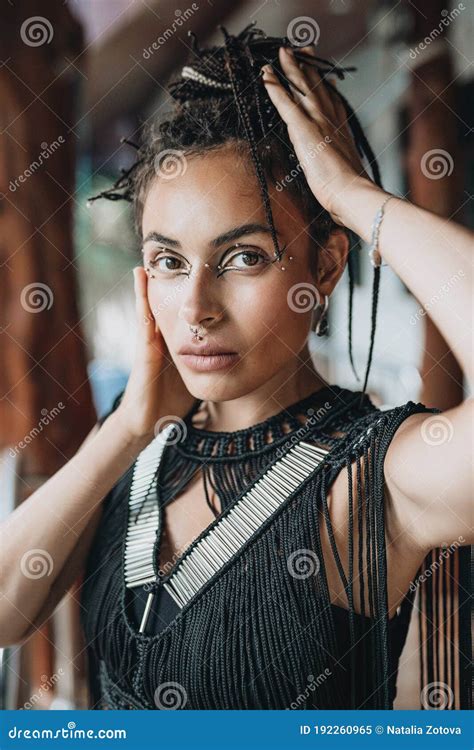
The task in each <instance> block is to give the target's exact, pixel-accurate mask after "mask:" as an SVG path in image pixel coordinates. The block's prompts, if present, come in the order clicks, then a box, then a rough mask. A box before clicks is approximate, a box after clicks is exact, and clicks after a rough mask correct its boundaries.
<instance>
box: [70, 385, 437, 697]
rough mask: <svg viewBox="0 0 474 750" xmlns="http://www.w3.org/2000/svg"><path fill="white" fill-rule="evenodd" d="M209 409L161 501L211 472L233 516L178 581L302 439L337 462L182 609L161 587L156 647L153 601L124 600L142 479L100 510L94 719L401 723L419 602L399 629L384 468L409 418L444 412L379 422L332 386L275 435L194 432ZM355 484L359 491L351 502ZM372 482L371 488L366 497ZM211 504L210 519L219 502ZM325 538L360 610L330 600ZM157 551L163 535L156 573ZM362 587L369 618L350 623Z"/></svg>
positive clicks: (163, 479) (404, 611) (164, 473)
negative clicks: (344, 515)
mask: <svg viewBox="0 0 474 750" xmlns="http://www.w3.org/2000/svg"><path fill="white" fill-rule="evenodd" d="M120 397H121V396H119V397H118V398H117V399H116V401H115V403H114V406H113V408H116V407H117V405H118V403H119V401H120ZM201 405H202V402H197V403H196V405H195V406H194V407H193V409H191V411H190V412H189V413H188V414H187V415H186V417H185V418H184V420H183V424H182V430H181V436H180V439H179V440H178V441H170V443H169V444H166V446H165V448H164V451H163V454H162V458H161V462H160V464H159V467H158V469H157V471H158V473H157V476H158V479H159V482H158V487H159V491H158V492H157V494H156V502H157V503H158V506H159V512H160V513H161V511H162V509H163V507H164V506H165V505H166V504H167V503H169V502H172V501H173V499H174V498H175V497H177V495H178V494H179V493H180V492H181V491H182V490H183V489H184V488H185V487H186V486H187V484H188V482H189V480H190V479H191V478H192V477H193V476H194V475H195V473H196V471H199V470H201V471H202V475H203V481H204V485H205V487H206V495H207V497H209V496H208V492H207V487H208V485H210V486H212V488H213V489H214V490H215V491H216V493H217V495H218V497H219V499H220V502H221V506H222V507H221V512H220V514H217V517H216V519H215V521H214V522H213V523H212V524H210V527H208V529H205V530H204V531H203V532H202V534H200V535H199V536H198V537H197V539H196V540H194V542H193V543H192V544H191V545H189V547H188V548H187V549H186V550H185V551H184V553H183V554H182V555H181V556H180V557H179V558H178V559H177V560H176V562H175V563H174V565H173V569H174V570H175V569H179V567H180V566H181V567H183V562H184V561H185V560H186V558H187V556H188V554H189V552H190V551H192V549H193V548H194V547H195V546H196V544H197V542H198V541H199V539H201V538H203V537H206V534H207V533H208V531H209V529H210V528H211V527H212V526H213V525H215V524H216V523H217V521H218V520H219V517H220V516H222V514H226V512H229V509H230V510H232V508H233V506H234V505H235V504H236V502H237V500H238V499H239V498H240V497H241V496H242V494H243V493H244V492H245V491H247V490H248V488H249V487H251V486H253V483H255V482H256V480H257V479H258V477H259V476H261V475H262V473H264V472H265V471H266V470H267V469H268V468H269V467H271V466H272V465H273V464H274V463H276V462H277V460H278V457H279V456H280V455H281V454H282V452H284V451H285V450H286V449H287V448H288V446H289V445H291V444H294V443H296V442H297V441H298V440H301V439H303V440H304V441H305V442H306V443H311V444H314V445H320V446H324V447H326V449H329V452H328V453H327V455H326V457H325V458H324V460H323V461H322V463H321V465H320V466H319V467H318V468H317V469H316V470H315V471H314V472H313V473H312V474H311V475H310V476H309V478H308V479H307V480H305V481H303V482H302V483H301V485H300V486H299V487H298V488H297V490H296V491H294V492H291V493H289V495H288V498H287V499H286V500H285V501H284V502H283V503H282V505H281V507H279V508H278V510H277V511H276V512H275V513H274V514H273V515H271V517H269V518H267V519H266V520H262V523H261V524H260V526H259V527H258V529H257V531H256V532H255V533H253V535H252V536H251V538H250V539H248V540H247V541H244V542H243V543H242V544H241V545H240V546H239V547H238V549H237V551H236V552H235V553H234V554H233V555H232V558H231V559H230V560H229V562H228V563H227V564H226V565H224V566H223V567H222V569H220V570H218V572H217V573H215V574H213V575H211V576H210V577H209V579H208V580H206V582H205V583H204V585H202V586H201V588H200V589H199V591H198V592H197V593H195V594H194V595H193V596H192V597H191V599H190V600H189V601H187V603H186V604H185V605H184V606H183V607H180V606H179V605H178V604H177V603H176V601H174V600H173V599H172V598H171V597H170V596H169V594H167V592H166V591H165V589H164V588H163V586H162V585H161V583H162V582H160V578H159V576H157V584H156V585H155V587H154V589H153V590H154V593H155V598H154V602H153V608H152V611H151V613H150V616H149V618H148V621H147V627H146V630H145V632H144V633H141V632H139V625H140V621H141V617H142V615H143V611H144V607H145V604H146V599H147V595H148V593H149V591H150V586H149V585H145V586H144V587H138V588H134V589H130V588H127V586H126V585H125V577H124V552H125V538H126V534H127V528H128V524H129V523H130V519H129V505H128V503H129V494H130V487H131V481H132V473H133V466H132V467H130V469H129V470H128V471H127V472H126V473H125V474H124V475H123V476H122V477H121V479H120V480H119V481H118V482H117V484H116V485H115V486H114V487H113V489H112V490H111V491H110V493H109V494H108V495H107V497H106V498H105V499H104V501H103V502H104V512H103V515H102V518H101V520H100V523H99V526H98V529H97V532H96V534H95V537H94V541H93V544H92V548H91V551H90V554H89V558H88V562H87V568H86V573H85V576H84V583H83V586H82V594H81V604H82V608H81V621H82V627H83V630H84V635H85V639H86V644H87V651H88V656H89V684H90V695H91V703H90V707H91V708H99V709H101V708H108V709H168V708H183V709H285V708H298V709H351V708H355V709H362V708H363V709H372V708H380V709H382V708H392V707H393V700H394V697H395V694H396V677H397V668H398V659H399V656H400V653H401V650H402V648H403V645H404V642H405V638H406V633H407V629H408V624H409V619H410V614H411V607H412V599H411V598H410V596H409V595H407V596H406V597H405V599H404V600H403V601H402V604H401V605H400V607H399V608H398V610H397V613H396V615H395V616H393V617H392V618H391V620H390V621H389V619H388V609H387V587H386V574H387V571H386V555H385V532H384V475H383V461H384V457H385V454H386V451H387V448H388V446H389V444H390V441H391V439H392V437H393V435H394V433H395V431H396V430H397V428H398V427H399V426H400V424H401V423H402V422H403V420H404V419H406V418H407V417H408V416H409V415H411V414H413V413H415V412H420V411H426V412H433V411H435V412H436V411H438V410H436V409H428V408H427V407H425V406H423V405H422V404H420V403H416V404H415V403H413V402H412V401H409V402H408V403H406V404H404V405H402V406H398V407H395V408H392V409H390V410H386V411H381V410H379V409H378V408H377V407H375V406H374V404H373V403H372V402H371V400H370V398H369V397H368V396H367V395H365V394H361V392H359V391H351V390H348V389H345V388H340V387H338V386H336V385H331V386H326V387H324V388H323V389H320V390H318V391H316V392H315V393H313V394H311V395H310V396H308V397H306V398H304V399H301V400H300V401H298V402H297V403H295V404H293V405H291V406H289V407H286V408H284V409H282V410H281V411H280V412H279V413H278V414H276V415H274V416H272V417H270V418H269V419H267V420H265V421H264V422H260V423H258V424H256V425H253V426H252V427H249V428H247V429H243V430H238V431H236V432H230V433H229V432H211V431H207V430H205V429H203V428H202V427H199V426H196V425H197V424H198V418H199V413H200V412H199V408H200V406H201ZM107 416H108V414H107V415H106V416H105V417H104V418H103V420H104V419H105V418H106V417H107ZM103 420H102V421H103ZM343 467H347V469H348V521H349V523H348V528H349V533H348V539H347V545H348V560H349V562H348V566H349V567H348V570H347V571H345V570H344V567H343V566H342V564H341V561H340V558H339V554H338V550H337V545H336V543H335V539H334V535H333V529H332V524H331V520H330V515H329V511H328V504H327V490H328V487H329V486H330V485H331V483H332V482H333V481H334V479H335V478H336V476H337V475H338V473H339V471H340V470H341V469H342V468H343ZM354 471H355V472H356V474H355V476H356V477H357V480H358V489H357V493H356V496H354V497H353V496H352V495H353V491H352V486H353V484H352V477H353V472H354ZM362 471H363V473H361V472H362ZM361 476H364V477H368V481H366V482H365V484H363V483H362V482H361V481H360V477H361ZM208 503H209V506H210V507H211V508H213V506H212V504H211V502H210V500H209V499H208ZM214 512H215V511H214ZM354 517H356V519H357V524H358V530H359V544H358V545H357V549H355V548H354V547H355V545H354V544H353V528H354ZM322 523H324V524H326V528H327V532H328V536H329V540H330V546H331V550H332V554H333V555H334V560H335V562H336V565H337V569H338V571H339V576H340V579H341V589H342V587H344V589H345V591H346V594H347V598H348V602H349V609H347V610H346V609H344V608H342V607H339V606H336V605H334V604H332V603H331V601H330V597H329V590H328V585H327V580H326V574H325V562H324V554H323V550H322V547H321V535H320V530H321V524H322ZM159 543H160V533H158V534H157V537H156V541H155V543H154V558H155V561H154V564H155V563H156V561H157V560H158V557H159ZM326 554H327V552H326ZM298 557H300V558H301V559H300V560H299V561H298ZM290 560H291V561H292V565H290V564H289V561H290ZM315 561H317V566H314V563H315ZM312 564H313V569H311V565H312ZM308 565H309V573H308V572H307V569H308ZM305 566H306V571H305ZM156 570H157V568H156V565H155V571H156ZM356 585H357V587H358V590H359V592H360V595H361V601H362V603H363V609H362V612H361V614H357V613H355V612H354V610H353V601H354V590H355V586H356Z"/></svg>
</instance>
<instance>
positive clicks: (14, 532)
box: [0, 412, 146, 641]
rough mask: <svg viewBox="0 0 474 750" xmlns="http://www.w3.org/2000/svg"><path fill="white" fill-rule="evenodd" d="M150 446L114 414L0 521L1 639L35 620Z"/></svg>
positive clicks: (22, 630) (17, 633) (24, 627)
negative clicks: (99, 512)
mask: <svg viewBox="0 0 474 750" xmlns="http://www.w3.org/2000/svg"><path fill="white" fill-rule="evenodd" d="M145 444H146V440H145V439H140V438H135V437H131V436H130V435H129V433H128V432H127V430H126V429H125V428H124V427H123V425H122V423H121V417H120V414H118V413H117V412H113V413H112V414H111V415H110V416H109V417H108V418H107V419H106V420H105V422H104V424H103V425H102V426H101V427H100V429H99V430H98V431H97V433H96V434H95V435H93V436H92V437H91V438H90V440H87V441H86V442H85V443H84V444H83V445H82V446H81V448H80V449H79V450H78V452H77V453H76V454H75V455H74V456H73V458H72V459H71V460H70V461H68V463H67V464H65V466H63V467H62V468H61V469H60V470H59V471H58V472H56V474H54V475H53V476H52V477H51V478H50V479H48V481H47V482H45V484H43V485H42V486H41V487H40V488H39V489H38V490H36V492H34V493H33V494H32V495H30V496H29V497H28V498H27V499H26V500H25V501H24V502H23V503H22V504H21V505H20V506H19V507H18V508H16V510H15V511H13V513H11V514H10V516H8V518H7V519H6V520H5V521H4V522H3V523H2V524H1V525H0V537H1V540H2V543H1V545H0V549H1V552H0V590H1V592H2V594H3V597H1V598H0V631H2V639H4V638H5V639H6V640H8V641H11V640H12V637H13V638H14V637H15V636H19V635H20V634H21V633H22V632H24V631H25V630H26V629H27V628H28V627H29V626H30V625H31V623H32V622H33V621H34V619H35V617H36V616H37V614H38V612H40V610H41V609H42V607H43V605H44V603H45V602H46V600H47V598H48V595H49V593H50V591H51V588H52V586H53V584H54V582H55V580H56V578H57V577H58V575H59V574H60V572H61V570H62V569H63V567H64V564H65V563H66V564H67V560H68V557H69V556H70V554H71V552H72V551H73V549H74V547H75V545H76V542H77V541H78V539H79V538H80V536H81V534H82V533H83V532H84V529H85V528H86V527H87V525H88V522H89V521H90V519H91V517H92V516H93V514H94V512H95V511H96V509H97V508H98V506H99V505H100V503H101V501H102V500H103V498H104V497H105V495H106V494H107V493H108V492H109V490H110V489H111V488H112V487H113V485H114V484H115V483H116V482H117V480H118V479H119V478H120V477H121V476H122V475H123V474H124V472H125V471H126V470H127V469H128V468H129V467H130V465H131V464H132V463H133V461H134V460H135V458H136V457H137V455H138V454H139V453H140V451H141V450H143V448H144V447H145ZM7 636H8V637H7Z"/></svg>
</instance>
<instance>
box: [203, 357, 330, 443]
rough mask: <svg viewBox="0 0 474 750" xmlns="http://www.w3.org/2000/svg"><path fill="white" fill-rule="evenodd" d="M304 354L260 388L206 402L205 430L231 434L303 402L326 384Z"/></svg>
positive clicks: (309, 358)
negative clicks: (235, 396)
mask: <svg viewBox="0 0 474 750" xmlns="http://www.w3.org/2000/svg"><path fill="white" fill-rule="evenodd" d="M306 353H307V356H305V350H303V352H301V353H300V355H299V356H298V359H297V360H295V361H294V362H293V363H292V364H291V366H290V367H289V368H287V369H285V370H284V371H279V372H278V373H277V375H275V376H274V377H273V378H271V379H270V380H268V381H266V382H265V383H264V384H263V385H262V386H260V387H259V388H257V389H255V390H253V391H251V392H250V393H247V394H245V396H241V397H240V398H235V399H232V400H231V401H206V408H207V412H208V415H209V417H208V420H207V422H206V430H210V431H215V432H234V431H235V430H243V429H245V428H247V427H251V426H252V425H253V424H257V423H258V422H263V421H264V420H265V419H268V418H269V417H271V416H273V415H274V414H278V412H280V411H281V410H282V409H284V408H285V407H287V406H290V405H291V404H294V403H296V402H297V401H300V400H301V399H304V398H306V396H309V395H310V394H311V393H314V392H315V391H317V390H319V389H320V388H323V387H324V386H326V385H328V383H327V382H326V381H325V380H324V379H323V378H322V377H321V376H320V375H319V374H318V373H317V371H316V369H315V368H314V365H313V362H312V360H311V357H310V355H309V352H307V350H306Z"/></svg>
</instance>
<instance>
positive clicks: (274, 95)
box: [262, 65, 306, 125]
mask: <svg viewBox="0 0 474 750" xmlns="http://www.w3.org/2000/svg"><path fill="white" fill-rule="evenodd" d="M262 70H263V83H264V84H265V88H266V90H267V93H268V96H269V97H270V99H271V100H272V102H273V104H274V105H275V107H276V108H277V110H278V112H279V113H280V116H281V117H282V119H283V120H284V121H285V122H286V124H287V125H289V124H290V123H291V122H295V121H296V122H297V121H298V119H300V118H301V117H302V116H303V117H305V116H306V115H305V113H304V112H303V110H302V109H301V107H300V106H299V104H298V103H297V102H295V100H294V99H292V97H291V96H290V94H289V93H288V91H287V90H286V89H285V88H284V87H283V86H282V85H281V83H280V81H279V80H278V78H277V76H276V74H275V73H274V72H273V71H272V69H271V67H270V66H269V65H264V66H263V68H262ZM295 93H296V92H295ZM300 98H301V99H302V98H304V97H300Z"/></svg>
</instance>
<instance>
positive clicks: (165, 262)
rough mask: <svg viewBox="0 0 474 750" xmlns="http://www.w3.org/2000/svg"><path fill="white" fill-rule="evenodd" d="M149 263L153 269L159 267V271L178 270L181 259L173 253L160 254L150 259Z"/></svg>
mask: <svg viewBox="0 0 474 750" xmlns="http://www.w3.org/2000/svg"><path fill="white" fill-rule="evenodd" d="M148 263H149V265H150V266H151V267H152V268H153V269H157V270H158V271H178V270H179V268H180V266H179V264H180V263H181V261H180V260H179V258H174V257H173V256H172V255H159V256H157V257H156V258H152V259H151V260H149V261H148ZM160 264H161V265H160Z"/></svg>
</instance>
